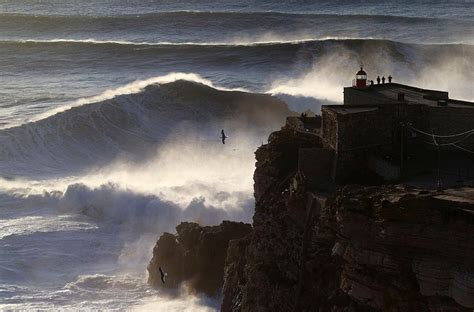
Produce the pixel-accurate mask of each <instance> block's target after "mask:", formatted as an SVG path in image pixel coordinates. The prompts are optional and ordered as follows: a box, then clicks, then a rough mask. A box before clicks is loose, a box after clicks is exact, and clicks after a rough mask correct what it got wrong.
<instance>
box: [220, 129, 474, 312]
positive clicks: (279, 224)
mask: <svg viewBox="0 0 474 312" xmlns="http://www.w3.org/2000/svg"><path fill="white" fill-rule="evenodd" d="M314 147H316V148H318V147H321V142H318V140H313V139H311V138H309V137H307V136H304V135H301V133H296V132H292V131H288V130H283V131H280V132H277V133H274V134H272V135H271V136H270V142H269V144H267V145H264V146H262V147H261V148H260V149H259V150H258V151H257V152H256V158H257V164H256V171H255V175H254V179H255V199H256V208H255V215H254V219H253V228H254V230H253V232H252V234H251V235H249V236H247V237H245V238H244V239H241V240H235V241H232V242H231V243H230V244H229V249H228V252H227V259H226V268H225V277H224V279H225V281H224V287H223V302H222V311H224V312H227V311H471V310H472V307H474V243H472V237H474V236H473V234H474V191H473V190H472V189H470V190H469V189H460V190H457V191H445V192H433V191H426V190H419V189H414V188H409V187H405V186H397V185H386V186H374V187H368V186H346V187H344V188H342V189H340V190H339V191H337V192H331V193H327V192H326V193H324V192H322V191H321V190H320V189H318V187H315V186H314V185H309V184H308V183H307V177H305V176H304V175H302V174H301V172H299V170H298V165H297V163H298V153H299V151H300V150H301V149H302V148H314ZM315 161H317V160H315Z"/></svg>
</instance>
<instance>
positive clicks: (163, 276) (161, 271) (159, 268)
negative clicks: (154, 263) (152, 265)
mask: <svg viewBox="0 0 474 312" xmlns="http://www.w3.org/2000/svg"><path fill="white" fill-rule="evenodd" d="M158 270H160V275H161V282H162V283H163V284H164V283H165V277H166V275H168V274H167V273H165V272H163V270H162V269H161V267H158Z"/></svg>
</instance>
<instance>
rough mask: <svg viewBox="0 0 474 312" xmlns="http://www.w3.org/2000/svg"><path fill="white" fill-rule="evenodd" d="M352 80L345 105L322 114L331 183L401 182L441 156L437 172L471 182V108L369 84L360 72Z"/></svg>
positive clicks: (431, 93)
mask: <svg viewBox="0 0 474 312" xmlns="http://www.w3.org/2000/svg"><path fill="white" fill-rule="evenodd" d="M360 73H363V75H362V74H360ZM356 77H357V79H356V80H355V81H354V83H353V86H352V87H347V88H344V105H326V106H322V108H321V128H320V129H319V132H318V135H319V136H320V137H321V138H322V141H323V144H324V148H326V149H331V150H332V151H333V155H334V159H333V166H332V168H331V176H332V179H333V180H334V181H336V182H346V181H348V180H355V181H357V180H358V179H360V178H361V177H371V176H373V177H379V178H381V179H384V180H400V179H401V178H404V177H405V178H406V177H409V176H413V175H416V174H421V173H423V172H429V171H433V168H434V167H436V166H437V162H440V163H441V161H439V160H438V157H440V155H439V154H441V155H442V157H441V160H442V164H438V167H441V169H440V170H444V171H445V172H447V173H449V174H453V175H456V174H457V175H460V176H463V175H464V176H465V177H466V178H467V179H470V178H471V176H473V177H474V160H473V158H472V157H473V156H474V154H472V153H471V152H472V151H474V103H472V102H466V101H459V100H454V99H450V98H449V94H448V92H444V91H436V90H426V89H421V88H416V87H412V86H407V85H402V84H399V83H385V84H369V83H367V81H363V80H366V79H367V74H366V73H365V71H363V69H362V68H361V70H360V71H359V72H358V73H357V76H356ZM313 132H314V130H313ZM433 135H434V137H433ZM456 166H457V167H456ZM303 167H308V166H303Z"/></svg>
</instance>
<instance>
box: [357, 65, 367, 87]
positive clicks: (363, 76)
mask: <svg viewBox="0 0 474 312" xmlns="http://www.w3.org/2000/svg"><path fill="white" fill-rule="evenodd" d="M354 87H356V88H357V89H365V88H367V73H366V72H365V71H364V69H363V68H362V66H361V67H360V70H359V71H358V72H357V74H356V81H355V86H354Z"/></svg>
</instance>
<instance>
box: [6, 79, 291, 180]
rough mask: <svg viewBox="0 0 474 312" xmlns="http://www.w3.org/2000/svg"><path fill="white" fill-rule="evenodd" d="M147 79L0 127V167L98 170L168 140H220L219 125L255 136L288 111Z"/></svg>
mask: <svg viewBox="0 0 474 312" xmlns="http://www.w3.org/2000/svg"><path fill="white" fill-rule="evenodd" d="M178 77H180V76H179V75H178ZM163 80H164V79H163V78H161V81H163ZM203 81H204V80H203ZM147 83H150V81H145V82H142V83H136V84H135V85H130V86H129V87H128V88H127V87H124V88H121V89H118V90H117V92H116V93H125V94H121V95H117V94H116V93H115V94H114V93H111V94H107V93H106V94H104V95H102V96H98V97H96V98H92V99H89V100H83V101H80V102H79V103H77V104H78V105H79V104H85V103H87V102H93V101H94V100H99V102H96V103H91V104H89V105H81V106H77V107H73V108H71V109H69V110H66V111H64V112H60V113H57V114H55V115H52V116H50V117H47V118H45V119H41V120H38V121H35V122H30V123H27V124H24V125H22V126H19V127H14V128H9V129H4V130H1V131H0V144H1V145H2V146H3V148H2V150H1V151H0V160H1V171H2V172H3V173H4V174H6V175H15V176H22V175H31V174H32V173H34V174H40V173H43V174H47V175H49V174H52V175H54V174H58V173H61V172H64V171H66V172H68V173H71V172H74V171H77V170H80V169H84V168H89V169H90V168H91V167H101V166H103V165H104V164H108V163H110V161H111V160H113V159H115V158H116V157H118V156H120V157H122V158H126V159H129V160H131V161H144V160H145V159H146V158H147V157H148V156H149V155H150V153H153V152H155V151H156V149H157V148H158V147H159V145H160V144H162V143H163V142H164V141H165V140H167V139H169V140H171V139H175V140H184V139H185V138H190V137H191V138H193V139H195V140H198V141H203V140H204V141H208V140H210V138H212V141H213V142H214V143H219V135H220V134H219V133H220V129H221V128H227V129H229V131H233V132H235V133H236V134H239V133H250V132H252V131H253V133H254V134H255V136H257V137H259V139H262V138H264V137H265V135H266V133H268V131H269V130H270V129H274V128H275V125H278V124H279V123H281V122H282V121H283V118H284V116H285V115H287V114H288V113H289V111H288V109H287V108H286V105H285V104H284V103H283V102H281V101H278V100H277V99H275V98H271V97H269V96H266V95H258V94H250V93H245V92H240V91H219V90H217V89H214V88H212V87H210V86H206V85H203V84H200V83H197V82H191V81H185V80H178V81H175V82H170V83H163V84H153V83H151V84H149V85H146V84H147ZM145 85H146V86H145ZM140 90H141V91H140ZM127 93H130V94H127Z"/></svg>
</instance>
